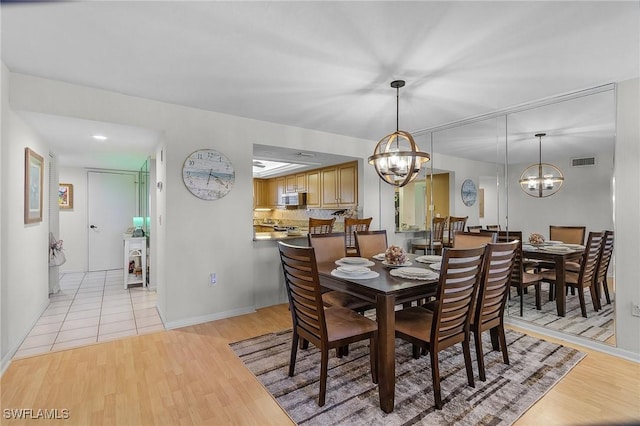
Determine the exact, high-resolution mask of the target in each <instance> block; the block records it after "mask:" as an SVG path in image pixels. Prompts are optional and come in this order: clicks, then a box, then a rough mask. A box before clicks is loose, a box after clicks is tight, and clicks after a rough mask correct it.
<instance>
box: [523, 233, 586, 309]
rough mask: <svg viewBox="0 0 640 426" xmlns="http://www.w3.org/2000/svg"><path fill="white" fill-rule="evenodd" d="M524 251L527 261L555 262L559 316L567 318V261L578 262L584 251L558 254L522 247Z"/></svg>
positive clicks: (542, 249) (541, 249)
mask: <svg viewBox="0 0 640 426" xmlns="http://www.w3.org/2000/svg"><path fill="white" fill-rule="evenodd" d="M522 251H523V255H524V257H526V258H527V259H534V260H544V261H547V262H553V263H554V264H555V269H556V285H555V294H556V308H557V310H558V315H560V316H562V317H563V316H565V313H566V306H565V299H566V297H565V293H564V291H565V289H564V277H565V267H564V265H565V263H566V262H567V261H575V262H577V261H578V260H579V259H580V258H581V257H582V253H583V251H582V250H574V251H569V252H566V253H558V252H551V251H548V250H545V249H544V248H536V247H531V246H525V245H523V246H522Z"/></svg>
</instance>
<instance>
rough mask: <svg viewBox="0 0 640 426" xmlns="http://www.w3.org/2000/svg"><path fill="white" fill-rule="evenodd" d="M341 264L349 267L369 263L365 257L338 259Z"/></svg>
mask: <svg viewBox="0 0 640 426" xmlns="http://www.w3.org/2000/svg"><path fill="white" fill-rule="evenodd" d="M339 260H340V261H341V262H343V263H345V264H349V265H363V264H365V263H367V262H369V259H367V258H365V257H355V256H354V257H343V258H342V259H339Z"/></svg>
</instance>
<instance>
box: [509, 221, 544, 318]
mask: <svg viewBox="0 0 640 426" xmlns="http://www.w3.org/2000/svg"><path fill="white" fill-rule="evenodd" d="M503 233H504V234H503ZM501 235H502V237H501ZM505 239H509V240H511V241H513V240H518V250H517V251H516V256H515V261H514V265H513V272H511V287H515V288H516V290H517V291H518V295H519V296H520V316H523V315H524V293H525V291H526V290H527V289H528V288H529V287H531V286H534V289H535V300H536V310H538V311H539V310H541V309H542V297H541V295H540V292H541V289H540V285H541V280H542V279H543V277H542V275H541V274H538V273H534V272H528V271H527V269H528V268H527V267H526V260H525V259H524V253H523V252H522V231H500V232H499V233H498V241H501V240H502V241H504V240H505Z"/></svg>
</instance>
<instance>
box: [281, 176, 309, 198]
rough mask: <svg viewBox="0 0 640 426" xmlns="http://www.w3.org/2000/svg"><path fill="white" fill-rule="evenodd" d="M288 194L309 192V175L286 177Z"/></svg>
mask: <svg viewBox="0 0 640 426" xmlns="http://www.w3.org/2000/svg"><path fill="white" fill-rule="evenodd" d="M285 185H286V189H287V191H286V192H289V193H291V192H306V190H307V175H306V174H305V173H298V174H295V175H289V176H285Z"/></svg>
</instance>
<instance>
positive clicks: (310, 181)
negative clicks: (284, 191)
mask: <svg viewBox="0 0 640 426" xmlns="http://www.w3.org/2000/svg"><path fill="white" fill-rule="evenodd" d="M306 189H307V207H309V208H320V170H312V171H310V172H307V187H306Z"/></svg>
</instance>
